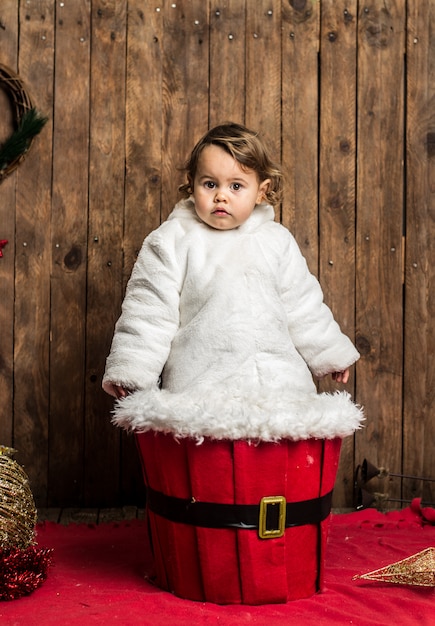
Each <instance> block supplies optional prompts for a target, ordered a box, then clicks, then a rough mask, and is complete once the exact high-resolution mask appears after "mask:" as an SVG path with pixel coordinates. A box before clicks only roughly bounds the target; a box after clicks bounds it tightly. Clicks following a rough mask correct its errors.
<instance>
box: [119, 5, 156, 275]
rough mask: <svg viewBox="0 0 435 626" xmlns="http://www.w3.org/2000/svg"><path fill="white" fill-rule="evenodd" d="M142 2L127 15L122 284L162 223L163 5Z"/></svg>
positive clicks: (129, 10)
mask: <svg viewBox="0 0 435 626" xmlns="http://www.w3.org/2000/svg"><path fill="white" fill-rule="evenodd" d="M144 4H145V5H146V4H147V3H142V2H140V1H138V0H135V1H134V2H131V3H129V5H128V12H127V76H126V128H125V142H126V183H125V209H124V286H125V283H126V282H127V280H128V278H129V277H130V273H131V270H132V267H133V264H134V262H135V260H136V257H137V254H138V252H139V249H140V247H141V245H142V241H143V239H144V238H145V236H146V235H147V234H148V233H149V232H151V231H152V230H154V229H155V228H157V226H158V225H159V224H160V205H161V185H162V163H161V159H162V157H161V150H162V117H163V116H162V46H163V14H162V11H161V10H159V11H157V8H160V4H158V3H157V4H156V5H154V4H152V3H148V6H144ZM144 77H146V79H145V78H144Z"/></svg>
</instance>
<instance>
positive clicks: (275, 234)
mask: <svg viewBox="0 0 435 626" xmlns="http://www.w3.org/2000/svg"><path fill="white" fill-rule="evenodd" d="M185 170H186V175H187V176H186V178H187V181H186V183H185V184H184V185H182V186H181V187H180V191H181V192H182V193H183V195H184V196H185V197H184V199H182V200H181V201H180V202H178V204H177V205H176V206H175V208H174V209H173V211H172V213H171V214H170V215H169V217H168V219H167V221H165V222H164V223H163V224H162V225H161V226H160V227H159V228H157V229H156V230H155V231H153V232H152V233H151V234H150V235H149V236H148V237H147V238H146V239H145V241H144V243H143V246H142V249H141V251H140V253H139V256H138V259H137V261H136V264H135V266H134V268H133V272H132V275H131V278H130V281H129V283H128V286H127V290H126V295H125V299H124V302H123V306H122V314H121V316H120V318H119V320H118V322H117V324H116V328H115V333H114V337H113V342H112V347H111V351H110V355H109V357H108V359H107V363H106V371H105V374H104V378H103V388H104V389H105V390H106V391H107V392H108V393H109V394H111V395H113V396H115V397H116V398H118V402H117V403H116V408H115V416H114V422H115V423H116V424H118V425H120V426H123V427H124V428H126V429H129V430H133V431H135V432H145V431H147V430H155V431H160V432H166V433H173V434H174V435H175V436H176V437H195V438H197V439H198V440H199V441H200V440H201V439H202V438H203V437H213V438H215V439H224V438H229V439H248V440H260V439H261V440H263V441H275V440H278V439H280V438H283V437H290V438H292V439H295V440H297V439H306V438H309V437H318V438H320V437H322V438H325V437H326V438H328V437H329V438H332V437H335V436H341V437H344V436H346V435H349V434H351V433H352V432H353V431H354V430H355V429H356V428H358V427H359V425H360V422H361V420H362V411H361V409H360V408H359V407H357V406H356V405H355V404H354V403H353V402H352V401H351V399H350V396H349V394H348V393H346V392H344V391H341V392H338V391H337V392H335V393H334V394H328V393H320V394H319V393H317V389H316V386H315V384H314V381H313V375H314V376H316V377H323V376H325V375H327V374H331V375H332V377H333V378H334V379H335V380H336V381H338V382H343V383H346V382H347V381H348V378H349V367H350V366H351V365H352V364H353V363H354V362H355V361H356V360H357V359H358V358H359V354H358V352H357V351H356V349H355V347H354V346H353V344H352V342H351V341H350V340H349V339H348V337H346V336H345V335H344V334H343V333H342V332H341V330H340V328H339V326H338V324H337V323H336V322H335V320H334V318H333V316H332V313H331V311H330V309H329V308H328V307H327V306H326V305H325V303H324V302H323V294H322V290H321V287H320V285H319V282H318V281H317V279H316V278H315V277H314V276H313V275H312V274H311V273H310V272H309V270H308V268H307V264H306V261H305V259H304V257H303V256H302V254H301V251H300V249H299V247H298V245H297V244H296V241H295V239H294V238H293V236H292V235H291V234H290V232H289V231H288V230H287V229H286V228H285V227H283V226H282V225H280V224H278V223H277V222H275V221H274V209H273V206H274V205H276V204H277V203H279V201H280V199H281V191H282V174H281V171H280V168H279V167H278V166H277V165H276V164H274V162H273V161H272V159H271V158H270V156H269V154H268V151H267V149H266V147H265V145H264V144H263V142H262V141H261V139H260V137H259V136H258V134H257V133H256V132H253V131H251V130H249V129H247V128H245V127H244V126H242V125H239V124H234V123H227V124H223V125H219V126H216V127H215V128H213V129H211V130H210V131H208V132H207V133H206V134H205V135H204V136H203V137H202V139H201V140H200V141H199V142H198V143H197V144H196V146H195V147H194V149H193V151H192V153H191V155H190V158H189V160H188V162H187V164H186V168H185Z"/></svg>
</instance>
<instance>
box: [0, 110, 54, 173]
mask: <svg viewBox="0 0 435 626" xmlns="http://www.w3.org/2000/svg"><path fill="white" fill-rule="evenodd" d="M47 121H48V118H47V117H43V116H42V115H40V113H38V111H37V110H36V109H35V108H32V109H29V110H28V111H26V113H24V115H23V116H22V118H21V119H20V121H19V124H18V128H17V129H16V130H15V131H14V132H13V133H12V135H11V136H10V137H8V138H7V139H6V141H5V142H4V143H3V144H2V145H1V146H0V171H2V170H5V169H6V168H7V167H8V165H9V164H10V163H13V161H15V160H16V159H18V158H19V157H20V156H22V155H23V154H25V153H26V152H27V150H28V149H29V147H30V144H31V141H32V139H33V137H35V135H38V134H39V133H40V132H41V130H42V129H43V127H44V126H45V124H46V123H47Z"/></svg>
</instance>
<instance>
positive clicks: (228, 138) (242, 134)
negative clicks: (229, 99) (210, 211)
mask: <svg viewBox="0 0 435 626" xmlns="http://www.w3.org/2000/svg"><path fill="white" fill-rule="evenodd" d="M210 145H214V146H220V147H221V148H223V150H225V151H226V152H228V154H230V155H231V156H232V157H233V158H234V159H235V160H236V161H237V162H238V163H240V166H241V168H242V169H247V170H248V169H249V170H254V171H255V172H256V173H257V176H258V179H259V181H260V182H262V181H263V180H266V179H267V178H270V184H269V187H268V189H267V191H266V193H265V194H264V195H265V197H266V200H267V201H268V202H269V203H270V204H271V205H272V206H275V205H277V204H279V202H280V201H281V197H282V178H283V177H282V172H281V168H280V167H279V166H278V165H277V164H276V163H274V161H273V160H272V159H271V157H270V155H269V152H268V150H267V147H266V146H265V144H264V143H263V141H262V140H261V139H260V137H259V135H258V133H256V132H255V131H253V130H249V128H246V127H245V126H242V125H241V124H236V123H234V122H226V123H225V124H220V125H219V126H215V127H214V128H212V129H210V130H209V131H207V132H206V133H205V135H203V137H202V138H201V139H200V140H199V141H198V143H197V144H196V145H195V147H194V148H193V150H192V152H191V154H190V157H189V158H188V160H187V161H186V163H185V165H184V167H183V171H184V172H185V173H186V177H187V182H186V183H184V184H183V185H180V187H179V188H178V190H179V191H180V193H181V194H183V195H184V196H185V197H189V196H190V195H191V194H192V193H193V181H194V180H195V175H196V170H197V168H198V161H199V157H200V156H201V152H202V151H203V150H204V148H205V147H206V146H210Z"/></svg>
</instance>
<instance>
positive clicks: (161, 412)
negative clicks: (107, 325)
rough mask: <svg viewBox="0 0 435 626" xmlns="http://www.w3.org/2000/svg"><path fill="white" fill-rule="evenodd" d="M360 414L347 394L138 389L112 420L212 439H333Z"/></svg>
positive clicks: (346, 430) (142, 429) (348, 430)
mask: <svg viewBox="0 0 435 626" xmlns="http://www.w3.org/2000/svg"><path fill="white" fill-rule="evenodd" d="M363 419H364V416H363V411H362V409H361V408H360V407H358V406H357V405H355V404H354V403H353V402H352V400H351V398H350V395H349V394H348V393H347V392H338V391H337V392H335V393H333V394H329V393H321V394H316V393H313V394H310V395H306V396H304V397H303V399H302V400H301V399H300V398H296V397H294V396H292V395H291V394H289V393H288V392H286V391H284V392H282V393H281V394H280V393H279V391H277V390H273V392H271V393H270V394H268V395H267V394H266V395H265V393H264V390H263V391H262V392H259V391H255V390H254V391H253V390H249V391H248V390H245V391H240V393H238V394H237V393H234V392H232V394H231V395H225V390H223V389H222V388H218V387H215V388H211V389H207V390H202V393H201V395H195V394H192V392H191V391H190V392H187V391H186V392H181V393H172V392H169V391H167V390H158V389H156V390H152V391H139V392H136V393H134V394H132V395H130V396H128V397H126V398H124V399H121V400H119V401H118V402H117V403H116V407H115V412H114V418H113V422H114V423H115V424H116V425H118V426H121V427H123V428H125V429H127V430H132V431H135V432H146V431H149V430H154V431H160V432H164V433H172V434H173V435H174V436H175V437H191V438H196V439H198V440H199V441H200V440H202V439H203V438H204V437H210V438H213V439H230V440H238V439H247V440H259V441H277V440H279V439H283V438H286V439H293V440H295V441H297V440H301V439H309V438H316V439H332V438H334V437H341V438H342V437H346V436H348V435H351V434H352V433H353V432H354V431H355V430H357V429H358V428H361V425H362V421H363Z"/></svg>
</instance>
